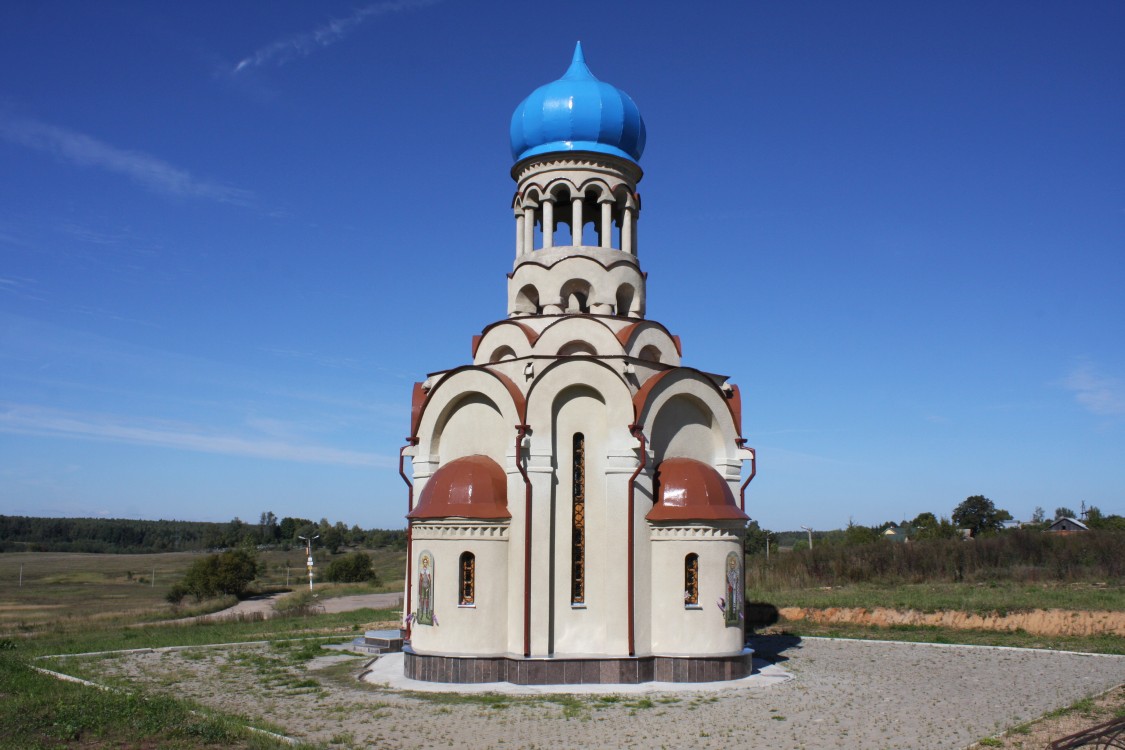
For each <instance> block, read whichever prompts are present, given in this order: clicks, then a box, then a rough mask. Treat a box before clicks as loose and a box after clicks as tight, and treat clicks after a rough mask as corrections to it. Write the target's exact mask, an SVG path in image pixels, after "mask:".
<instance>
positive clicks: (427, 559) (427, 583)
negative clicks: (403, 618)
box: [414, 550, 434, 625]
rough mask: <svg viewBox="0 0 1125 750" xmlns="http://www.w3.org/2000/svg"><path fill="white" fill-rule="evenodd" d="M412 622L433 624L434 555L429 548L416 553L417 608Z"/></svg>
mask: <svg viewBox="0 0 1125 750" xmlns="http://www.w3.org/2000/svg"><path fill="white" fill-rule="evenodd" d="M414 622H415V623H416V624H418V625H433V624H434V556H433V555H432V554H431V553H430V551H429V550H422V552H421V553H420V554H419V555H418V610H417V612H415V614H414Z"/></svg>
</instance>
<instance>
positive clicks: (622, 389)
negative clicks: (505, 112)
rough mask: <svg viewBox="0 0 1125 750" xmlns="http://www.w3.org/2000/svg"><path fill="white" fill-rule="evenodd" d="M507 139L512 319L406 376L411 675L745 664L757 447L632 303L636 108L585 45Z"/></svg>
mask: <svg viewBox="0 0 1125 750" xmlns="http://www.w3.org/2000/svg"><path fill="white" fill-rule="evenodd" d="M511 145H512V155H513V158H514V160H515V164H514V166H513V167H512V170H511V174H512V177H513V179H514V180H515V182H516V191H515V196H514V197H513V199H512V212H513V218H514V223H515V262H514V264H513V265H512V269H511V271H510V272H509V273H508V286H507V317H506V318H505V319H503V320H500V321H497V322H495V323H491V324H490V325H487V326H486V327H485V328H484V329H483V331H481V333H480V334H479V335H477V336H474V337H473V340H472V363H471V364H467V365H463V366H461V367H456V368H453V369H448V370H442V371H440V372H435V373H433V374H431V375H429V376H428V377H427V379H426V380H425V381H424V382H422V383H417V384H416V385H415V387H414V396H413V404H412V413H411V431H410V437H409V438H408V440H407V445H406V446H405V447H404V448H403V449H402V452H401V453H402V456H403V457H404V460H405V458H407V457H409V458H410V459H411V464H412V467H413V477H412V479H413V482H412V487H411V491H410V500H409V506H410V508H409V513H408V515H407V518H408V520H409V527H408V529H409V531H408V536H407V539H408V542H407V550H408V551H407V560H408V562H407V570H406V587H405V595H404V611H403V615H404V620H405V623H406V625H405V628H406V640H407V643H406V646H405V648H404V650H405V659H404V664H405V667H404V669H405V672H406V676H407V677H411V678H414V679H419V680H428V681H434V682H453V683H458V682H460V683H466V682H497V681H507V682H513V683H518V684H571V683H633V682H646V681H652V680H660V681H676V682H703V681H714V680H730V679H737V678H740V677H744V676H746V675H747V674H749V673H750V671H751V668H752V667H751V652H750V650H749V649H747V648H745V628H744V624H743V614H744V612H743V610H744V602H743V598H744V590H745V587H744V583H743V554H742V540H743V536H744V533H745V528H746V523H747V520H748V519H747V516H746V514H745V512H744V509H745V499H744V498H745V488H746V484H748V483H749V481H750V479H749V478H748V479H747V480H746V481H745V482H743V481H742V464H743V462H744V461H749V462H751V467H750V470H749V471H748V474H749V477H750V478H752V477H753V474H754V472H753V459H754V456H753V452H752V451H751V450H750V449H748V448H747V447H745V440H744V438H743V437H742V424H741V400H740V395H739V390H738V387H737V386H736V385H734V384H733V383H731V382H729V381H728V379H727V378H726V376H723V375H716V374H713V373H709V372H704V371H702V370H697V369H694V368H692V367H687V366H684V365H683V364H681V345H680V340H679V338H678V337H677V336H674V335H673V334H671V333H670V332H669V331H668V329H667V328H665V327H664V326H663V325H661V324H660V323H658V322H656V321H654V320H648V319H646V318H645V299H646V297H645V280H646V275H645V273H644V272H643V271H642V270H641V265H640V258H639V252H638V250H639V243H638V233H637V227H638V222H639V219H640V212H641V203H640V197H639V195H638V193H637V184H638V183H639V182H640V180H641V177H642V171H641V167H640V165H639V163H638V162H639V160H640V158H641V154H642V152H643V150H644V145H645V126H644V122H643V120H642V119H641V115H640V112H639V111H638V109H637V106H636V104H634V103H633V100H632V99H631V98H629V96H628V95H627V94H625V93H624V92H623V91H621V90H619V89H617V88H615V87H614V86H611V85H609V84H607V83H604V82H602V81H599V80H598V79H597V78H595V77H594V76H593V74H592V73H591V72H590V69H589V68H588V67H587V65H586V62H585V60H584V58H583V55H582V48H581V45H579V46H578V47H577V48H576V50H575V54H574V59H573V61H572V62H571V64H570V67H569V69H568V70H567V71H566V73H565V75H563V77H562V78H561V79H559V80H557V81H554V82H552V83H548V84H546V85H544V86H541V87H540V88H538V89H536V90H535V91H533V92H532V93H531V95H530V96H528V97H527V98H526V99H525V100H524V101H523V102H522V103H521V104H520V105H519V107H517V108H516V111H515V113H514V114H513V116H512V125H511ZM669 270H673V269H669ZM400 471H401V466H400ZM402 474H403V478H404V479H405V480H407V483H408V484H411V481H410V477H408V475H407V473H406V472H405V471H402Z"/></svg>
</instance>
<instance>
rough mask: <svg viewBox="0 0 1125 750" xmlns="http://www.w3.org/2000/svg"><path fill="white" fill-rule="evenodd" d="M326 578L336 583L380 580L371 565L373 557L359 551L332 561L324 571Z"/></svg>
mask: <svg viewBox="0 0 1125 750" xmlns="http://www.w3.org/2000/svg"><path fill="white" fill-rule="evenodd" d="M324 580H326V581H333V582H336V583H362V582H365V581H370V582H372V583H378V582H379V581H378V577H377V576H376V575H375V569H374V568H373V567H372V566H371V558H370V557H368V556H367V555H366V554H365V553H363V552H358V551H357V552H352V553H350V554H347V555H344V556H343V557H341V558H338V559H336V560H333V561H332V562H330V563H329V564H328V570H327V571H325V573H324Z"/></svg>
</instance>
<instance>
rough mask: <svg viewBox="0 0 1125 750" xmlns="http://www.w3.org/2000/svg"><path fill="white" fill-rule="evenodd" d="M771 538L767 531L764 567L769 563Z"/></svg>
mask: <svg viewBox="0 0 1125 750" xmlns="http://www.w3.org/2000/svg"><path fill="white" fill-rule="evenodd" d="M771 536H773V535H772V534H770V533H769V532H768V531H767V532H766V565H769V563H770V537H771Z"/></svg>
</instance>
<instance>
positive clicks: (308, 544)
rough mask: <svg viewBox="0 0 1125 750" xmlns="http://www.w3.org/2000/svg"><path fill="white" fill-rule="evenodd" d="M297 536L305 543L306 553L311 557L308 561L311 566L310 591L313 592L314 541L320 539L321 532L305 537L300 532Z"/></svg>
mask: <svg viewBox="0 0 1125 750" xmlns="http://www.w3.org/2000/svg"><path fill="white" fill-rule="evenodd" d="M297 538H298V539H300V540H301V541H303V542H304V543H305V553H306V554H307V555H308V558H309V562H308V566H309V591H310V592H311V591H312V590H313V556H312V543H313V542H315V541H316V540H317V539H320V534H317V535H316V536H314V537H312V538H305V537H303V536H301V535H300V534H298V535H297Z"/></svg>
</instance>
